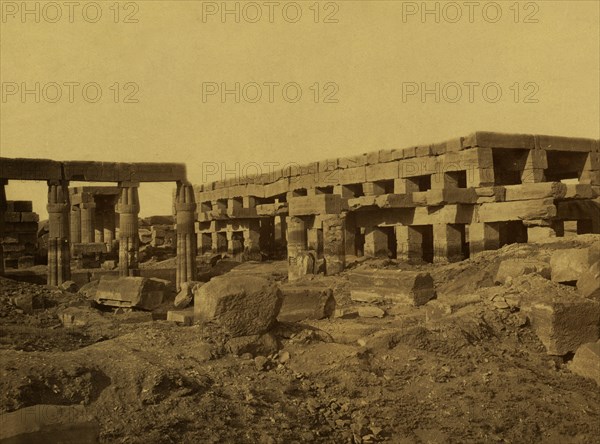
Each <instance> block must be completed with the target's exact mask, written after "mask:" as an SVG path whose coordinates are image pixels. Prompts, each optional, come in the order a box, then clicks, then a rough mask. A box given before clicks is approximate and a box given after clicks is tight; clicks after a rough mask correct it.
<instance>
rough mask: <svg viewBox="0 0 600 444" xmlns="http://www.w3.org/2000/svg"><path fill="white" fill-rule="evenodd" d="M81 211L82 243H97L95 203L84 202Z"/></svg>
mask: <svg viewBox="0 0 600 444" xmlns="http://www.w3.org/2000/svg"><path fill="white" fill-rule="evenodd" d="M79 208H80V210H81V242H82V243H84V244H91V243H93V242H94V241H95V235H94V219H95V214H96V204H95V203H94V202H85V203H84V202H82V203H80V204H79Z"/></svg>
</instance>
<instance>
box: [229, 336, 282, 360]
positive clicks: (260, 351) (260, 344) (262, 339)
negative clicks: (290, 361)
mask: <svg viewBox="0 0 600 444" xmlns="http://www.w3.org/2000/svg"><path fill="white" fill-rule="evenodd" d="M225 348H226V349H227V351H228V352H229V353H231V354H233V355H238V356H241V355H243V354H244V353H250V354H251V355H252V356H270V355H272V354H273V353H277V351H278V350H279V342H278V341H277V338H276V337H275V336H274V335H273V334H272V333H264V334H262V335H251V336H238V337H236V338H231V339H230V340H229V341H227V343H226V344H225Z"/></svg>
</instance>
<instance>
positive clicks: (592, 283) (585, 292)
mask: <svg viewBox="0 0 600 444" xmlns="http://www.w3.org/2000/svg"><path fill="white" fill-rule="evenodd" d="M577 291H579V294H581V296H583V297H586V298H590V299H594V300H596V301H598V302H600V261H598V262H595V263H593V264H592V265H591V266H590V268H588V269H587V270H585V271H584V272H583V273H581V275H580V277H579V280H578V281H577Z"/></svg>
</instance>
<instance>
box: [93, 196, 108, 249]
mask: <svg viewBox="0 0 600 444" xmlns="http://www.w3.org/2000/svg"><path fill="white" fill-rule="evenodd" d="M105 212H106V208H105V207H104V204H100V205H98V204H96V212H95V213H94V242H96V243H104V213H105Z"/></svg>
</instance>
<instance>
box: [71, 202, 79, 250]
mask: <svg viewBox="0 0 600 444" xmlns="http://www.w3.org/2000/svg"><path fill="white" fill-rule="evenodd" d="M69 226H70V235H71V237H70V239H71V246H73V244H78V243H80V242H81V209H80V208H79V205H71V212H70V213H69Z"/></svg>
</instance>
